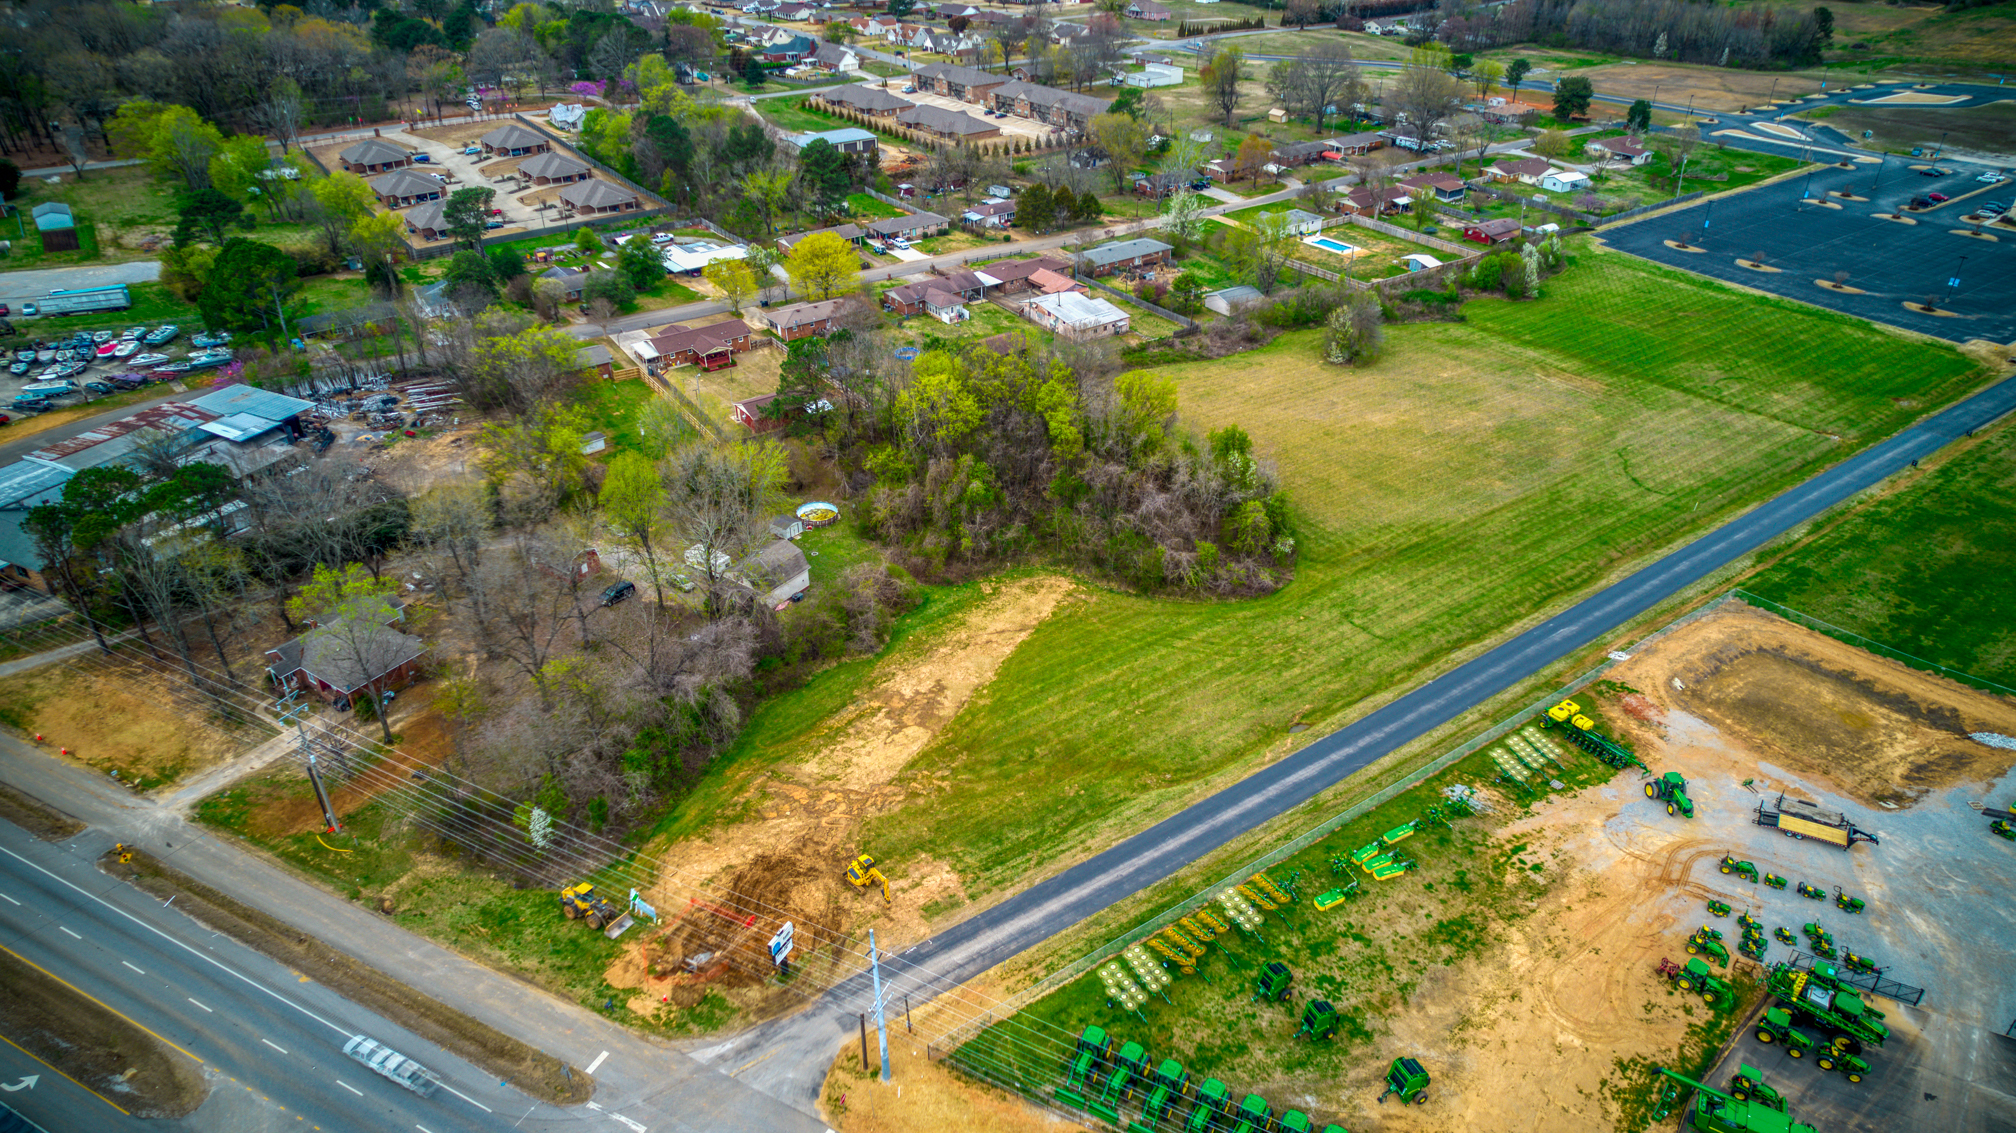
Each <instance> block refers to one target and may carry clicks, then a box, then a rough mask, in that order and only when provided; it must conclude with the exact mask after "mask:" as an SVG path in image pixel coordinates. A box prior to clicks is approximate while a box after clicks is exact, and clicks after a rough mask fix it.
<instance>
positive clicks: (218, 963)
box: [0, 846, 352, 1039]
mask: <svg viewBox="0 0 2016 1133" xmlns="http://www.w3.org/2000/svg"><path fill="white" fill-rule="evenodd" d="M0 854H6V855H7V856H8V857H10V858H13V859H14V860H15V861H17V862H20V863H21V864H22V865H25V866H27V867H28V868H29V869H32V870H34V871H35V872H36V873H39V874H41V875H42V876H44V877H46V878H48V879H49V880H51V881H54V882H57V883H59V884H62V885H65V886H68V887H69V888H71V889H75V890H76V891H77V892H78V893H80V894H82V895H83V896H85V897H88V898H90V899H91V900H93V901H96V902H97V903H99V904H100V905H103V906H105V907H106V908H108V909H110V910H112V911H113V912H115V913H118V914H119V915H120V916H122V917H125V918H126V919H127V920H129V921H132V922H133V923H134V924H136V925H139V926H140V927H141V928H144V929H146V930H147V931H148V932H151V933H153V934H154V935H156V936H158V937H160V938H161V939H163V940H165V941H167V942H169V943H170V944H173V945H175V946H176V947H177V948H180V949H182V950H183V951H184V952H187V953H189V954H190V955H192V956H195V957H197V958H199V959H201V960H203V961H204V962H206V963H208V964H211V965H212V966H214V967H216V968H217V969H218V970H219V971H222V972H225V973H226V974H228V975H231V976H233V977H236V978H237V979H239V980H242V981H243V982H244V983H246V984H247V985H249V986H251V987H253V988H257V989H258V990H259V991H262V992H264V993H266V994H267V995H269V996H271V997H273V998H274V999H276V1000H279V1001H280V1002H281V1003H283V1004H285V1005H287V1006H288V1007H291V1008H293V1009H294V1010H296V1011H299V1012H300V1013H301V1014H303V1015H306V1016H307V1017H309V1018H310V1019H313V1020H315V1021H316V1022H317V1023H320V1024H322V1025H323V1026H325V1027H327V1028H329V1029H330V1030H332V1031H335V1032H336V1033H337V1034H339V1035H342V1036H343V1037H344V1038H346V1039H347V1038H349V1037H350V1035H351V1034H352V1032H351V1031H350V1030H349V1029H348V1028H346V1027H339V1026H337V1025H336V1024H334V1023H331V1022H330V1021H329V1020H327V1019H324V1018H323V1017H322V1016H320V1015H317V1014H316V1013H314V1012H313V1011H310V1010H308V1009H307V1008H306V1007H303V1006H301V1005H300V1004H299V1003H296V1002H294V1001H293V1000H291V999H289V998H287V997H286V996H284V995H281V994H280V993H279V992H277V991H274V990H273V989H272V988H270V987H267V986H266V985H265V984H262V983H260V982H259V981H258V980H255V979H253V978H252V977H251V976H248V975H246V974H245V973H243V972H241V971H239V970H237V969H236V968H233V967H231V966H230V965H229V964H226V963H224V962H223V961H222V960H219V959H217V958H216V957H215V956H210V955H206V954H205V953H204V952H203V951H202V950H200V949H198V948H197V947H196V946H195V945H193V944H189V943H186V942H184V941H181V940H177V939H175V938H174V937H173V936H170V935H169V934H168V933H167V932H166V931H164V930H162V929H160V928H157V927H155V926H154V925H151V924H148V923H147V922H146V921H143V920H141V919H140V918H139V917H136V916H134V915H133V914H132V913H129V912H127V911H126V910H124V909H122V908H120V907H119V906H117V905H114V904H113V903H112V902H110V901H107V900H106V899H105V898H103V897H100V896H99V895H97V894H96V893H93V892H91V891H90V890H88V889H85V888H84V887H83V886H81V885H79V884H77V883H76V882H74V881H71V880H69V879H68V878H63V877H58V876H56V875H55V874H53V873H51V872H49V871H48V870H46V869H43V868H42V867H41V866H39V865H36V864H35V863H34V862H31V861H29V860H28V859H27V858H24V857H22V856H21V855H20V854H17V853H15V852H14V851H12V850H10V849H7V848H6V847H5V846H0ZM169 900H171V901H172V900H174V898H173V897H171V898H169Z"/></svg>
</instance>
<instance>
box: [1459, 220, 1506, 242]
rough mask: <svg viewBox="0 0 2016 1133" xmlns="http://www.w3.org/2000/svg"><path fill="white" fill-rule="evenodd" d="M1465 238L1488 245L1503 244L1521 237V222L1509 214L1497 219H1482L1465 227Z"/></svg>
mask: <svg viewBox="0 0 2016 1133" xmlns="http://www.w3.org/2000/svg"><path fill="white" fill-rule="evenodd" d="M1463 238H1464V239H1465V240H1474V241H1476V242H1477V243H1479V244H1484V245H1487V246H1489V245H1495V244H1503V243H1505V242H1506V241H1508V240H1516V239H1518V238H1519V222H1518V221H1516V220H1514V219H1512V218H1511V217H1509V216H1506V217H1500V218H1498V219H1497V220H1480V221H1478V222H1477V223H1475V224H1472V225H1469V226H1467V227H1465V228H1464V229H1463Z"/></svg>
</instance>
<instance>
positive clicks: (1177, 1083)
mask: <svg viewBox="0 0 2016 1133" xmlns="http://www.w3.org/2000/svg"><path fill="white" fill-rule="evenodd" d="M1189 1095H1190V1073H1189V1072H1188V1071H1186V1070H1184V1069H1183V1064H1182V1063H1180V1062H1178V1061H1176V1060H1175V1059H1173V1058H1165V1059H1163V1060H1162V1064H1161V1065H1160V1066H1157V1067H1156V1068H1155V1070H1154V1072H1153V1073H1151V1074H1149V1075H1148V1097H1147V1100H1145V1101H1143V1102H1142V1103H1141V1119H1142V1121H1144V1122H1146V1123H1147V1124H1148V1126H1149V1127H1150V1128H1151V1129H1153V1128H1158V1127H1159V1126H1160V1124H1161V1121H1162V1119H1163V1118H1165V1117H1167V1116H1169V1111H1170V1110H1172V1109H1174V1108H1175V1107H1176V1106H1178V1105H1180V1104H1182V1102H1183V1099H1184V1098H1186V1097H1188V1096H1189Z"/></svg>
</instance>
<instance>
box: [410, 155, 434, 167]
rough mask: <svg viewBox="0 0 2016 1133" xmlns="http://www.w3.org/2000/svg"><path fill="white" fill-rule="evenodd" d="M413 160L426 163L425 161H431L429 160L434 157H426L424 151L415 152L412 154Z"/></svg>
mask: <svg viewBox="0 0 2016 1133" xmlns="http://www.w3.org/2000/svg"><path fill="white" fill-rule="evenodd" d="M413 160H414V161H417V162H420V163H422V164H425V163H427V162H431V161H433V160H434V159H433V158H431V157H428V156H427V155H426V154H424V153H416V154H414V155H413Z"/></svg>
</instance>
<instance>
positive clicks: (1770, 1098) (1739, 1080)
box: [1729, 1065, 1785, 1113]
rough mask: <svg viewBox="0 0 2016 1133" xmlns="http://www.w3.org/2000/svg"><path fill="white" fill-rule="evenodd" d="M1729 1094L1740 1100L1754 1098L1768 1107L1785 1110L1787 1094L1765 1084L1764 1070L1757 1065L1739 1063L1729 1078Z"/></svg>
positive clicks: (1744, 1100)
mask: <svg viewBox="0 0 2016 1133" xmlns="http://www.w3.org/2000/svg"><path fill="white" fill-rule="evenodd" d="M1729 1096H1730V1097H1733V1098H1735V1099H1736V1100H1737V1101H1739V1102H1747V1101H1751V1100H1753V1099H1754V1100H1755V1101H1756V1102H1757V1104H1759V1105H1761V1106H1764V1107H1766V1108H1768V1109H1775V1110H1777V1111H1778V1112H1779V1113H1784V1112H1785V1095H1784V1094H1781V1093H1779V1092H1778V1091H1777V1090H1774V1089H1772V1088H1771V1087H1769V1086H1767V1085H1765V1084H1764V1074H1763V1072H1762V1071H1760V1070H1758V1069H1757V1068H1756V1067H1755V1066H1749V1065H1739V1066H1738V1067H1737V1068H1736V1073H1735V1074H1733V1075H1731V1076H1730V1078H1729Z"/></svg>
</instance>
